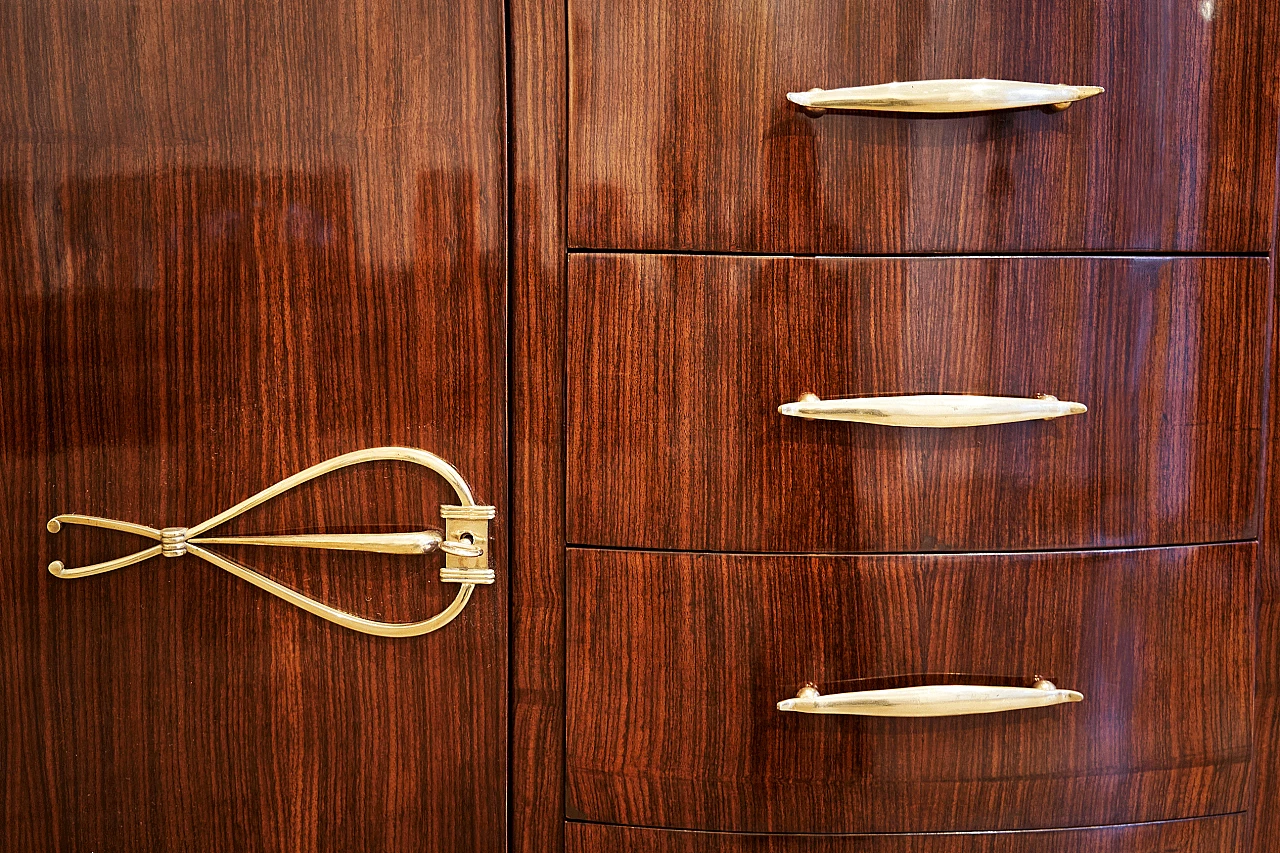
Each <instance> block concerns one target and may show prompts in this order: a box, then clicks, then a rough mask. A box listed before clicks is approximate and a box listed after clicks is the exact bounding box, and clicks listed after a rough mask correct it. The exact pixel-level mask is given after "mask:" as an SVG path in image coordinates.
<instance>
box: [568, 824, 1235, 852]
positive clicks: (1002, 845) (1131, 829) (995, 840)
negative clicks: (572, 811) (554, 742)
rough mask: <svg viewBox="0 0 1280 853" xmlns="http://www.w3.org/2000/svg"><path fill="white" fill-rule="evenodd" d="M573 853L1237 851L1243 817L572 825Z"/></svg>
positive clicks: (569, 848)
mask: <svg viewBox="0 0 1280 853" xmlns="http://www.w3.org/2000/svg"><path fill="white" fill-rule="evenodd" d="M567 835H568V846H567V848H566V850H567V853H1173V851H1176V853H1236V851H1238V850H1240V840H1241V838H1242V836H1243V835H1244V818H1243V816H1241V815H1225V816H1223V817H1215V818H1203V819H1200V820H1179V821H1171V822H1167V823H1146V824H1136V825H1131V826H1114V827H1092V828H1089V829H1067V830H1055V831H1049V832H1043V831H1041V832H983V833H975V834H964V835H951V834H941V835H843V836H842V835H826V836H823V835H732V834H728V833H722V832H684V831H674V830H664V829H652V828H643V827H627V826H603V825H599V824H590V823H571V824H569V827H568V832H567Z"/></svg>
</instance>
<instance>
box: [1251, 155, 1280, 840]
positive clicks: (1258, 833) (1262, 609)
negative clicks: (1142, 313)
mask: <svg viewBox="0 0 1280 853" xmlns="http://www.w3.org/2000/svg"><path fill="white" fill-rule="evenodd" d="M1277 158H1278V159H1280V152H1277ZM1276 210H1277V212H1278V214H1280V188H1278V190H1277V194H1276ZM1277 227H1278V229H1280V216H1278V217H1277ZM1278 260H1280V230H1277V232H1276V234H1274V235H1273V237H1272V243H1271V270H1270V273H1271V274H1270V278H1269V285H1270V303H1269V304H1270V306H1271V328H1270V333H1271V340H1270V352H1269V356H1270V359H1271V360H1270V373H1269V375H1270V387H1269V389H1268V400H1267V402H1268V410H1267V435H1266V439H1267V441H1266V448H1267V452H1266V459H1265V460H1264V462H1265V466H1264V471H1263V477H1262V480H1261V487H1262V522H1261V525H1260V527H1261V531H1262V532H1261V547H1260V548H1259V565H1258V612H1257V632H1258V643H1257V660H1256V664H1255V667H1256V669H1255V673H1256V676H1257V679H1256V681H1255V683H1254V730H1255V732H1256V740H1257V746H1256V748H1255V750H1254V764H1253V769H1254V791H1253V803H1252V810H1251V811H1250V820H1251V829H1252V836H1251V842H1252V843H1251V846H1250V849H1251V850H1253V851H1254V853H1271V851H1274V850H1276V849H1280V335H1277V334H1276V323H1277V319H1278V316H1277V315H1278V314H1280V310H1278V308H1280V306H1278V305H1277V300H1280V291H1278V290H1277V288H1276V279H1277V273H1276V264H1277V261H1278Z"/></svg>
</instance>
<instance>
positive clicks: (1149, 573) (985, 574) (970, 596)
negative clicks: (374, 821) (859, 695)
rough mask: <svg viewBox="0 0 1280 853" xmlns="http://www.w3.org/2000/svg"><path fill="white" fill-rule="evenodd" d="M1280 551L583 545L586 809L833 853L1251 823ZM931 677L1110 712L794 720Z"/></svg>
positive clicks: (575, 614) (580, 602)
mask: <svg viewBox="0 0 1280 853" xmlns="http://www.w3.org/2000/svg"><path fill="white" fill-rule="evenodd" d="M1256 550H1257V549H1256V547H1255V546H1254V545H1216V546H1201V547H1197V548H1188V549H1159V548H1157V549H1147V550H1141V551H1118V552H1101V553H1100V552H1058V553H1046V554H1006V555H941V556H885V557H845V558H837V557H798V556H786V557H782V556H778V557H747V556H725V555H713V554H703V555H692V554H666V553H656V552H621V551H594V550H571V551H570V559H569V565H568V576H569V591H568V646H567V666H568V696H569V700H568V704H569V709H568V800H569V803H570V804H571V808H572V809H574V810H575V812H576V813H578V814H580V815H582V817H583V818H584V819H589V820H592V821H598V822H604V823H624V824H638V825H644V826H666V827H673V828H683V829H705V830H723V831H736V832H815V833H825V832H833V833H840V832H933V831H938V832H945V831H956V830H965V831H968V830H975V831H984V830H1006V829H1030V828H1052V827H1067V826H1094V825H1101V824H1115V823H1128V822H1142V821H1152V820H1165V819H1171V818H1184V817H1200V816H1210V815H1215V814H1226V813H1229V812H1235V811H1240V810H1242V809H1244V808H1245V807H1246V799H1245V796H1246V793H1247V791H1246V782H1247V776H1248V770H1249V757H1250V722H1251V711H1250V707H1251V706H1250V699H1251V684H1252V655H1253V651H1252V650H1253V640H1254V636H1253V631H1252V621H1251V619H1250V616H1251V614H1252V610H1253V595H1254V581H1255V571H1254V561H1255V559H1256ZM928 673H954V674H960V675H961V677H960V678H958V679H954V680H960V681H961V682H962V683H963V682H965V681H969V680H970V679H975V678H980V679H981V682H980V683H989V682H988V679H990V680H994V681H995V683H1005V680H1006V679H1014V680H1016V679H1019V678H1021V679H1025V680H1026V681H1023V683H1024V684H1025V683H1029V681H1030V679H1032V678H1033V677H1034V676H1036V675H1041V676H1043V677H1045V678H1049V679H1051V680H1052V681H1054V683H1056V684H1057V685H1058V686H1060V687H1064V688H1070V689H1074V690H1079V691H1080V692H1081V693H1083V694H1084V697H1085V699H1084V701H1083V702H1081V703H1078V704H1069V705H1062V706H1056V707H1050V708H1039V709H1034V710H1024V711H1016V712H1007V713H1001V714H982V715H973V716H962V717H938V718H926V719H885V718H876V717H841V716H824V715H807V714H798V713H784V712H780V711H778V710H777V709H776V708H775V704H776V703H777V702H778V701H779V700H781V699H786V698H790V697H791V696H794V695H795V693H796V690H797V689H798V688H799V687H800V686H801V685H802V684H804V683H805V682H810V681H812V682H815V683H817V684H818V685H819V687H820V688H821V689H822V691H823V692H824V693H835V692H841V691H843V690H849V689H854V690H856V689H865V688H866V686H873V687H879V686H898V685H896V684H895V685H882V684H880V683H876V684H874V685H867V684H866V683H864V684H863V685H862V686H858V685H850V684H849V682H850V680H854V679H873V680H877V681H879V680H888V679H893V678H901V677H911V678H914V679H916V680H917V683H933V682H934V681H936V680H937V679H935V678H932V677H928V676H927V675H926V674H928ZM946 680H947V681H948V682H950V681H952V680H953V679H952V678H948V679H946Z"/></svg>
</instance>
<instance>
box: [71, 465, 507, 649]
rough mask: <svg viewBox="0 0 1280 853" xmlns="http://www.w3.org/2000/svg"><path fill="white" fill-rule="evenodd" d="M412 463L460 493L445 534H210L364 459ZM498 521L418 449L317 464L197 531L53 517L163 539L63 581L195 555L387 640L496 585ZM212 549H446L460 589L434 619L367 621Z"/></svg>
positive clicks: (438, 620) (445, 573)
mask: <svg viewBox="0 0 1280 853" xmlns="http://www.w3.org/2000/svg"><path fill="white" fill-rule="evenodd" d="M384 461H386V462H411V463H413V464H415V465H421V466H423V467H424V468H429V469H431V470H432V471H434V472H436V473H437V474H439V475H440V476H441V477H443V478H444V479H445V481H446V482H448V483H449V485H450V486H451V487H452V488H453V490H454V491H455V492H456V493H457V495H458V504H457V505H446V506H442V507H440V515H441V517H442V518H443V519H444V522H445V524H444V530H443V531H439V530H423V531H417V532H412V533H319V534H298V535H281V536H204V535H202V534H204V533H205V532H206V531H209V530H212V529H213V528H215V527H218V526H219V525H221V524H224V523H226V522H228V521H230V520H231V519H233V518H235V517H237V516H239V515H242V514H244V513H246V512H248V511H249V510H251V509H253V508H254V507H256V506H258V505H260V504H263V503H265V502H266V501H269V500H271V499H272V498H274V497H276V496H277V495H280V494H283V493H284V492H287V491H289V490H290V489H293V488H296V487H297V486H300V485H302V484H303V483H306V482H308V481H310V480H314V479H316V478H317V477H321V476H323V475H325V474H328V473H330V472H333V471H337V470H338V469H340V468H347V467H349V466H352V465H359V464H361V463H364V462H384ZM493 517H494V508H493V507H491V506H480V505H477V504H476V502H475V499H474V498H473V497H472V495H471V488H470V487H469V486H468V485H467V482H466V480H464V479H463V477H462V475H461V474H459V473H458V470H457V469H456V468H454V467H453V466H452V465H450V464H449V463H448V462H445V461H444V460H443V459H441V458H440V457H439V456H436V455H435V454H433V453H428V452H427V451H425V450H418V449H416V448H412V447H375V448H370V449H368V450H357V451H355V452H353V453H345V454H343V455H341V456H335V457H334V458H332V459H328V460H326V461H324V462H321V463H319V464H318V465H312V466H311V467H310V468H307V469H306V470H305V471H300V472H298V473H297V474H294V475H293V476H291V477H287V478H285V479H283V480H281V481H280V482H278V483H276V484H275V485H274V486H270V487H269V488H266V489H263V490H262V491H260V492H258V493H257V494H256V495H254V496H253V497H250V498H247V499H246V500H243V501H241V502H240V503H238V504H236V505H235V506H233V507H231V508H230V509H228V510H226V511H225V512H221V513H219V514H218V515H215V516H214V517H213V518H210V519H209V520H207V521H203V522H201V523H200V524H197V525H196V526H195V527H190V528H187V527H166V528H164V529H163V530H157V529H155V528H154V527H147V526H145V525H142V524H134V523H132V522H128V521H116V520H115V519H111V518H99V517H97V516H92V515H75V514H67V515H58V516H55V517H54V518H52V519H50V520H49V523H48V525H47V527H48V529H49V532H50V533H57V532H58V531H60V530H61V529H62V526H63V525H64V524H79V525H84V526H87V527H102V528H106V529H108V530H119V531H122V532H124V533H133V534H136V535H138V536H142V537H145V538H147V539H153V540H155V541H156V542H159V543H160V544H158V545H153V546H151V547H149V548H144V549H143V550H141V551H138V552H137V553H134V554H129V555H128V556H125V557H120V558H118V559H115V560H108V561H107V562H103V563H95V564H93V565H91V566H84V567H82V568H67V567H66V566H64V565H63V564H62V561H60V560H55V561H53V562H52V563H50V564H49V571H50V572H51V573H52V574H54V575H55V576H57V577H60V578H82V577H87V576H89V575H97V574H102V573H103V572H110V571H114V570H115V569H122V568H124V567H126V566H132V565H134V564H136V563H141V562H142V561H144V560H149V559H151V558H152V557H159V556H165V557H180V556H182V555H183V554H194V555H195V556H197V557H199V558H201V559H202V560H206V561H207V562H209V563H212V564H213V565H215V566H217V567H218V568H220V569H224V570H225V571H228V572H230V573H231V574H233V575H235V576H236V577H238V578H241V579H243V580H246V581H248V582H249V583H251V584H253V585H254V586H256V587H258V588H259V589H263V590H266V591H267V592H269V593H271V594H272V595H274V596H277V597H279V598H282V599H284V600H285V601H287V602H289V603H290V604H293V605H296V606H297V607H301V608H302V609H303V610H306V611H307V612H308V613H314V614H315V615H316V616H319V617H320V618H322V619H327V620H328V621H330V622H333V623H334V624H337V625H341V626H343V627H344V628H350V629H351V630H353V631H360V632H361V633H364V634H375V635H377V636H380V637H416V636H419V635H421V634H429V633H430V632H432V631H435V630H438V629H439V628H443V627H444V626H445V625H447V624H449V623H450V622H451V621H453V619H454V617H456V616H457V615H458V614H459V613H461V612H462V608H464V607H466V606H467V602H468V601H470V599H471V592H472V590H474V589H475V587H476V585H477V584H491V583H493V582H494V573H493V569H491V568H490V567H489V554H488V552H489V520H490V519H492V518H493ZM209 545H267V546H274V547H286V548H320V549H326V550H341V551H364V552H368V553H375V554H428V553H430V552H432V551H440V552H442V553H444V555H445V564H444V568H442V569H441V570H440V580H441V581H444V582H446V583H456V584H460V587H459V589H458V593H457V595H456V596H454V599H453V601H452V602H451V603H450V604H449V606H448V607H446V608H445V609H444V610H443V611H441V612H440V613H438V614H437V615H435V616H433V617H431V618H430V619H425V620H423V621H421V622H379V621H376V620H373V619H365V618H364V617H362V616H357V615H355V614H354V613H347V612H346V611H344V610H339V609H337V608H335V607H330V606H329V605H327V604H325V603H323V602H320V601H316V600H315V599H313V598H310V597H309V596H306V595H303V594H302V593H300V592H298V591H297V590H295V589H292V588H290V587H287V586H285V585H284V584H282V583H279V582H278V581H275V580H272V579H271V578H269V577H267V576H265V575H263V574H260V573H258V572H256V571H254V570H253V569H250V568H249V567H247V566H243V565H241V564H240V563H237V562H235V561H234V560H231V559H228V558H227V557H224V556H222V555H221V554H219V553H217V552H216V551H210V550H209V549H208V548H207V547H206V546H209Z"/></svg>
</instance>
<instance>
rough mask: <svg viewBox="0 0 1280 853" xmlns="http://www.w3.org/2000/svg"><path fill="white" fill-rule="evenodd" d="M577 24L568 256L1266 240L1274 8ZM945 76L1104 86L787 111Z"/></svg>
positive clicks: (896, 9)
mask: <svg viewBox="0 0 1280 853" xmlns="http://www.w3.org/2000/svg"><path fill="white" fill-rule="evenodd" d="M569 10H570V20H569V25H570V33H571V53H570V55H571V57H572V61H571V64H570V74H571V79H572V85H571V89H570V93H571V110H570V116H569V118H570V121H569V130H570V191H569V200H570V206H569V211H570V213H569V222H570V236H569V239H570V243H571V245H574V246H580V247H587V248H597V249H682V250H694V251H720V250H728V251H739V252H802V253H819V254H845V253H862V252H889V253H897V252H907V253H910V252H968V251H992V252H1001V251H1019V252H1033V251H1062V250H1107V249H1118V250H1152V251H1158V250H1187V251H1197V250H1198V251H1258V252H1264V251H1267V250H1268V249H1269V247H1270V236H1271V230H1272V200H1273V188H1274V186H1275V171H1274V166H1275V156H1274V155H1275V143H1276V118H1277V75H1276V74H1275V71H1274V66H1275V62H1274V57H1275V56H1276V54H1277V52H1278V49H1280V44H1278V41H1280V40H1278V39H1277V34H1278V33H1280V6H1277V4H1275V3H1274V2H1271V0H1218V2H1216V3H1207V4H1201V3H1194V2H1184V3H1178V4H1171V3H1164V2H1139V3H1135V2H1131V0H1102V2H1095V0H1059V2H1033V3H1020V4H1018V5H1017V6H1016V7H1011V6H1010V5H1009V4H1007V3H1003V2H996V0H964V1H963V2H948V3H942V4H939V3H909V2H904V3H884V2H873V0H859V2H853V3H849V2H845V0H782V2H771V3H768V4H764V5H761V4H757V3H746V2H727V3H715V4H706V3H694V4H690V3H686V2H683V0H573V2H571V3H569ZM1206 10H1208V11H1206ZM1206 15H1207V16H1208V18H1206ZM953 77H992V78H1005V79H1014V80H1029V81H1040V82H1051V83H1078V84H1092V85H1100V86H1103V87H1106V89H1107V92H1106V93H1105V94H1103V95H1101V96H1099V97H1095V98H1093V99H1091V100H1089V101H1085V102H1082V103H1080V104H1077V105H1075V106H1073V107H1071V108H1070V109H1068V110H1066V111H1065V112H1062V113H1048V112H1045V111H1042V110H1039V109H1032V110H1021V111H1017V112H1009V113H994V114H976V115H967V116H959V117H921V116H904V115H885V114H873V113H843V114H840V113H830V114H827V115H825V116H823V117H821V118H813V117H810V116H807V115H806V114H805V113H804V112H803V111H802V110H801V109H800V108H798V107H796V106H795V105H793V104H791V103H789V102H788V101H787V100H786V93H787V92H788V91H796V90H805V89H809V88H812V87H815V86H819V87H823V88H836V87H840V86H851V85H865V84H874V83H885V82H889V81H891V80H919V79H928V78H953Z"/></svg>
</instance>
